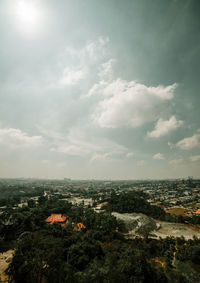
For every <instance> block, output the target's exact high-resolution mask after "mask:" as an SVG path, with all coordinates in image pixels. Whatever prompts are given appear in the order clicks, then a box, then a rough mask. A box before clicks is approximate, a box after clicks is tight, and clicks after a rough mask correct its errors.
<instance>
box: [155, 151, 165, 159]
mask: <svg viewBox="0 0 200 283" xmlns="http://www.w3.org/2000/svg"><path fill="white" fill-rule="evenodd" d="M153 159H158V160H164V159H165V157H164V155H163V154H161V153H156V154H155V155H154V156H153Z"/></svg>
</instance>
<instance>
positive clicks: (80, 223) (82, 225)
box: [74, 222, 86, 231]
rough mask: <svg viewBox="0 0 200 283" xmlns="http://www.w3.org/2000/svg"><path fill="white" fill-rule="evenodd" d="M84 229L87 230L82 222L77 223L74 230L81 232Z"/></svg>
mask: <svg viewBox="0 0 200 283" xmlns="http://www.w3.org/2000/svg"><path fill="white" fill-rule="evenodd" d="M82 229H86V226H85V225H84V224H83V223H82V222H79V223H77V224H76V227H75V228H74V230H76V231H81V230H82Z"/></svg>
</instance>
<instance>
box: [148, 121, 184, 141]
mask: <svg viewBox="0 0 200 283" xmlns="http://www.w3.org/2000/svg"><path fill="white" fill-rule="evenodd" d="M181 125H183V121H181V120H176V117H175V116H171V118H170V119H169V120H163V119H159V120H158V121H157V123H156V125H155V129H154V130H153V131H152V132H148V136H149V137H151V138H159V137H160V136H164V135H166V134H168V133H169V132H170V131H173V130H176V129H177V128H178V127H180V126H181Z"/></svg>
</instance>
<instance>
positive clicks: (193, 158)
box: [190, 155, 200, 162]
mask: <svg viewBox="0 0 200 283" xmlns="http://www.w3.org/2000/svg"><path fill="white" fill-rule="evenodd" d="M190 160H191V161H192V162H196V161H200V155H193V156H190Z"/></svg>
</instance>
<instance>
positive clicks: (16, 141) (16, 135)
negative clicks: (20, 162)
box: [0, 128, 43, 148]
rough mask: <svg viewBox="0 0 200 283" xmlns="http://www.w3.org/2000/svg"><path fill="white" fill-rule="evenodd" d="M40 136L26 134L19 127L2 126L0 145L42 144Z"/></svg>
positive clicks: (23, 145) (30, 145)
mask: <svg viewBox="0 0 200 283" xmlns="http://www.w3.org/2000/svg"><path fill="white" fill-rule="evenodd" d="M42 141H43V139H42V137H41V136H28V135H27V134H26V133H25V132H22V131H21V130H20V129H14V128H4V129H0V145H6V146H9V147H13V148H16V147H32V146H40V145H41V144H42Z"/></svg>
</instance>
